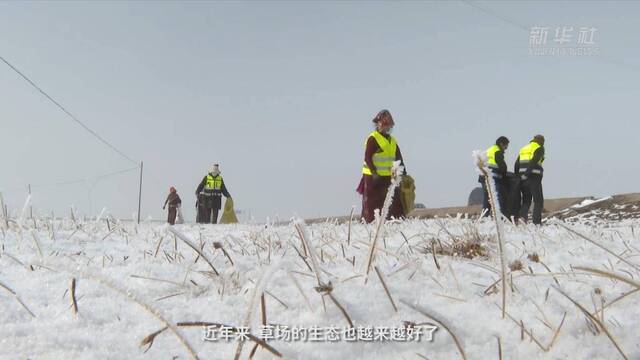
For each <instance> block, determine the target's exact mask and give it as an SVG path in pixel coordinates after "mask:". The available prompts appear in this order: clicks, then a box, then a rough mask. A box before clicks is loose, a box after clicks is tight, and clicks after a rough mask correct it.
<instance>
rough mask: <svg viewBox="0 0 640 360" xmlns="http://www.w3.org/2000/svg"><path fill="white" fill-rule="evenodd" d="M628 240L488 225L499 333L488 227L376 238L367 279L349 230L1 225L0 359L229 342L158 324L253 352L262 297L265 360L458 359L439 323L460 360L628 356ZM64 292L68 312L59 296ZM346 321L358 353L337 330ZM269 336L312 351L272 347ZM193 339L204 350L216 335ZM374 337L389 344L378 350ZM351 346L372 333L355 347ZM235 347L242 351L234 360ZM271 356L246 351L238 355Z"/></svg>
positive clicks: (218, 352) (636, 351) (230, 349)
mask: <svg viewBox="0 0 640 360" xmlns="http://www.w3.org/2000/svg"><path fill="white" fill-rule="evenodd" d="M639 225H640V221H638V220H624V221H620V222H602V223H599V224H597V225H594V224H593V223H590V224H580V223H572V224H571V225H567V224H564V223H551V224H547V225H544V226H542V227H535V226H527V227H524V226H521V227H515V226H513V225H510V224H505V225H504V230H505V238H506V239H505V240H506V258H507V261H508V262H509V264H510V265H511V266H510V268H511V269H510V268H509V267H507V271H508V274H507V276H506V280H507V281H506V283H507V286H506V290H507V291H506V305H507V306H506V316H505V318H502V311H501V308H500V306H501V303H502V289H501V283H500V279H501V272H500V269H501V266H500V256H499V253H498V245H497V241H496V238H495V227H494V224H493V223H492V222H491V221H490V220H488V219H483V220H481V221H480V222H476V221H474V220H469V219H464V218H449V219H442V220H408V221H404V222H391V223H388V224H386V225H385V226H384V227H383V228H382V230H381V232H380V236H379V238H378V242H377V248H376V250H375V252H374V254H373V255H374V261H373V264H372V266H371V268H370V270H369V271H368V276H366V273H367V265H368V259H369V258H370V248H371V246H370V244H371V241H372V239H373V238H375V233H376V228H375V226H374V225H364V224H360V223H355V222H354V223H353V224H352V225H351V226H349V224H334V223H324V224H313V225H309V226H304V225H299V226H297V227H296V225H295V224H294V223H292V224H289V225H279V226H275V225H274V226H271V225H241V224H239V225H217V226H212V225H207V226H201V225H188V224H186V225H177V226H174V227H173V228H172V229H173V230H175V232H172V231H171V230H170V229H169V228H168V227H167V226H166V225H159V224H153V223H145V224H141V225H135V224H133V223H130V222H126V223H125V222H122V223H116V224H114V223H113V222H112V223H110V224H109V225H107V223H106V221H104V220H101V221H99V222H95V221H93V222H92V221H88V222H82V223H75V222H73V221H72V220H70V219H67V220H56V221H54V226H53V231H52V226H51V220H50V219H39V220H38V221H36V223H35V224H34V223H33V222H32V221H31V220H28V221H23V222H22V225H21V226H19V225H18V224H17V223H15V222H11V223H9V228H8V229H7V228H6V225H5V224H2V225H1V226H2V234H0V244H1V251H0V284H1V285H0V358H3V359H27V358H28V359H132V358H140V359H172V358H174V357H178V358H180V359H188V358H191V357H193V354H190V351H193V353H194V354H197V356H198V357H199V358H200V359H230V358H233V357H234V354H235V353H236V350H237V348H238V343H239V342H238V341H235V340H234V339H232V341H224V340H220V341H204V340H203V338H204V337H205V334H206V331H205V328H204V327H202V326H192V327H187V326H176V324H178V323H185V322H209V323H220V324H225V325H228V326H234V327H243V326H250V327H251V332H252V333H253V334H254V335H256V336H259V337H260V336H261V328H260V324H261V322H262V321H263V320H262V317H263V314H262V310H261V308H262V306H261V296H260V295H261V294H263V293H264V294H265V296H264V300H265V306H264V307H265V309H266V311H265V313H266V314H265V315H266V322H267V324H272V325H274V326H275V325H277V326H280V327H281V328H280V329H281V332H280V333H279V334H277V335H278V336H277V337H276V339H272V340H270V341H268V344H269V345H270V346H272V347H273V349H275V351H277V352H278V353H280V354H281V355H282V357H283V358H289V359H332V360H333V359H424V358H428V359H456V358H462V355H461V353H460V350H458V348H457V347H456V345H455V342H454V340H453V338H452V336H451V335H450V334H449V332H448V331H447V330H445V328H444V327H443V325H442V324H440V323H438V322H437V321H440V322H441V323H443V324H444V325H446V327H448V329H449V330H450V331H451V332H452V333H453V334H454V335H455V337H456V338H457V340H458V341H459V343H460V347H461V349H462V351H464V356H466V358H468V359H488V358H494V359H495V358H498V356H499V355H498V354H499V350H498V339H499V340H500V343H501V347H502V357H503V358H504V359H537V358H540V359H616V358H622V355H621V353H622V352H623V353H624V354H625V355H626V356H627V357H628V358H629V359H638V358H640V341H638V335H637V328H638V323H639V322H638V321H639V320H640V312H639V311H638V309H639V308H640V307H639V305H640V295H639V294H638V293H636V292H634V293H631V294H630V295H628V296H625V297H623V298H619V297H620V296H621V295H624V294H626V293H629V292H630V291H633V290H635V289H637V286H639V285H638V284H637V282H635V280H632V279H633V278H637V277H638V276H639V275H640V272H639V271H638V267H639V266H638V265H637V264H640V259H639V256H640V250H638V249H639V248H640V244H638V243H639V242H640V239H639V236H640V234H639V232H640V228H639ZM107 226H110V227H111V228H112V230H113V231H111V232H110V231H109V229H108V227H107ZM563 226H570V228H569V229H571V230H569V229H567V228H565V227H563ZM572 231H575V232H577V233H574V232H572ZM578 234H581V235H583V236H584V237H586V239H585V238H583V237H581V236H580V235H578ZM301 237H304V238H305V240H306V242H307V243H308V246H307V245H305V244H304V243H303V241H302V239H301ZM184 239H186V240H188V241H189V242H190V243H191V244H192V245H194V247H196V248H198V249H202V253H203V255H204V256H205V257H206V259H204V258H203V256H200V255H199V254H198V253H196V251H195V250H194V249H192V248H191V247H190V246H189V245H188V244H187V242H185V241H184ZM587 239H588V240H587ZM223 249H224V251H223ZM432 249H435V252H436V256H435V259H434V256H433V254H432V253H431V251H432ZM224 252H226V253H227V255H225V253H224ZM470 253H471V254H470ZM465 256H468V257H465ZM471 256H474V257H473V258H469V257H471ZM207 260H209V261H210V262H211V264H208V262H207ZM518 261H519V263H518ZM231 262H233V264H232V263H231ZM575 267H588V268H594V269H598V270H602V271H606V272H610V273H615V274H616V276H619V277H622V278H623V280H624V281H623V280H614V279H611V278H609V277H606V276H602V275H601V274H599V275H598V274H594V273H592V272H589V270H584V269H583V270H578V269H575ZM376 268H377V269H376ZM213 269H215V271H217V272H219V275H215V273H214V270H213ZM378 270H379V273H380V274H381V276H382V279H384V281H385V282H386V285H387V287H388V291H389V294H390V296H391V299H393V302H394V305H392V303H391V300H390V298H389V297H388V296H387V294H386V292H385V289H384V287H383V283H382V282H381V277H380V276H379V275H378ZM74 278H75V279H76V281H77V282H76V288H75V297H76V298H77V310H78V311H77V314H76V313H74V312H73V309H72V304H71V296H70V295H71V292H70V284H71V281H72V279H74ZM365 279H367V281H366V282H365ZM319 282H320V283H321V284H322V285H323V287H319ZM329 283H330V284H331V285H330V286H329V285H328V284H329ZM298 286H299V287H298ZM329 289H332V291H330V292H327V290H329ZM318 290H320V291H318ZM561 292H563V293H565V294H566V295H567V296H568V297H567V296H565V295H562V293H561ZM323 294H324V295H323ZM332 298H333V299H335V302H334V301H333V300H332ZM569 298H571V299H572V300H573V301H575V302H577V303H578V304H579V305H580V306H582V307H583V309H584V310H581V309H580V308H579V307H578V306H577V305H575V304H574V303H572V301H571V300H570V299H569ZM21 303H22V304H21ZM336 303H337V304H339V305H340V306H341V307H342V308H343V309H344V313H343V312H342V311H341V310H340V309H339V308H338V307H337V305H336ZM603 304H604V305H605V309H604V312H602V311H599V310H600V309H601V308H602V306H603ZM394 306H395V307H397V311H395V310H394ZM596 309H598V311H596ZM584 311H586V312H587V313H589V314H588V315H587V314H586V313H584ZM30 312H31V313H32V314H30ZM347 317H348V319H347ZM430 317H432V318H435V319H437V321H436V320H434V319H430ZM563 319H564V322H563ZM165 321H166V322H168V324H169V325H170V329H168V330H166V331H163V332H161V333H159V334H158V335H157V336H155V337H154V338H153V342H152V344H151V347H150V348H149V349H148V351H146V352H145V350H146V349H147V348H148V346H149V345H148V344H146V345H144V346H140V344H141V342H142V341H143V339H145V338H146V337H147V336H149V335H151V334H153V333H154V332H156V331H158V330H161V329H162V328H164V327H165V326H166V324H165V323H164V322H165ZM349 321H351V322H352V323H353V325H354V326H355V328H356V335H355V336H356V337H358V338H360V339H361V340H360V341H347V340H346V337H347V336H351V335H353V334H352V333H347V334H343V333H342V331H343V329H345V328H347V327H348V326H349ZM425 323H426V324H434V325H436V326H438V330H437V331H435V333H433V341H428V339H427V338H426V337H423V338H422V340H421V341H415V340H411V341H406V339H404V337H405V335H406V334H404V333H402V331H406V330H407V326H408V328H409V329H410V330H409V331H411V329H413V331H416V329H417V328H416V326H419V325H420V324H425ZM407 324H409V325H407ZM520 324H522V325H523V326H524V329H525V330H524V331H523V330H521V325H520ZM179 325H185V324H179ZM282 326H287V327H288V328H289V330H291V331H292V332H293V331H294V330H293V329H294V328H296V329H298V330H297V331H300V332H302V333H305V331H306V334H307V336H315V337H316V339H307V340H306V341H302V340H298V341H293V340H291V339H289V341H285V340H283V339H282V336H285V335H287V332H286V331H283V330H282V329H285V328H282ZM211 329H212V331H211V332H210V333H209V336H213V335H215V336H221V334H222V333H221V332H220V331H213V328H211ZM357 329H360V330H357ZM558 329H559V330H558ZM217 330H219V328H218V329H217ZM240 330H242V329H240ZM392 330H393V331H394V335H393V337H394V339H393V340H391V339H388V340H386V339H385V338H386V337H389V338H390V337H391V335H390V334H391V331H392ZM226 331H227V332H228V329H227V330H226ZM368 331H373V332H375V333H376V334H379V335H380V336H378V337H374V338H373V339H372V340H371V337H372V335H371V333H368ZM318 332H320V334H321V335H318ZM288 334H289V336H292V335H291V334H292V333H288ZM329 334H332V335H333V337H331V339H332V340H334V341H328V339H327V338H329V337H330V336H329ZM531 334H533V338H534V339H533V340H532V337H531ZM236 335H237V334H236ZM236 335H232V337H233V336H236ZM262 335H263V336H264V335H265V334H262ZM385 335H386V337H385ZM237 336H240V335H237ZM554 336H555V339H554ZM336 337H339V338H340V339H341V340H339V341H335V338H336ZM322 338H324V341H322ZM403 339H404V340H405V341H402V340H403ZM314 340H316V341H314ZM367 340H370V341H367ZM614 342H615V344H614ZM616 346H618V347H619V348H620V350H618V349H617V348H616ZM253 348H254V343H253V342H252V341H250V340H249V341H247V342H246V343H245V344H244V346H243V348H242V354H241V357H240V358H243V359H245V358H248V357H249V356H250V352H251V351H252V350H253ZM189 349H192V350H189ZM275 357H276V356H275V355H274V354H272V353H271V352H269V351H267V350H265V349H263V348H261V347H259V348H258V349H257V351H256V352H255V354H254V358H257V359H269V358H275Z"/></svg>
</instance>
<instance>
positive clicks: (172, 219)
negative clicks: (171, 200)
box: [167, 206, 178, 225]
mask: <svg viewBox="0 0 640 360" xmlns="http://www.w3.org/2000/svg"><path fill="white" fill-rule="evenodd" d="M177 214H178V209H177V208H175V207H171V206H169V212H168V213H167V222H168V223H169V224H171V225H174V224H175V223H176V215H177Z"/></svg>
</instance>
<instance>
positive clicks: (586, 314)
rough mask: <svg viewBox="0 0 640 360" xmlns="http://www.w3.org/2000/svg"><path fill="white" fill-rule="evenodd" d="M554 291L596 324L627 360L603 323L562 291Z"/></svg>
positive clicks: (558, 289)
mask: <svg viewBox="0 0 640 360" xmlns="http://www.w3.org/2000/svg"><path fill="white" fill-rule="evenodd" d="M553 288H554V289H556V290H557V291H558V292H559V293H560V294H562V296H564V297H566V298H567V299H568V300H569V301H571V302H572V303H573V304H574V305H575V306H576V307H577V308H578V309H580V311H582V313H583V314H584V315H585V316H586V317H587V318H589V320H591V321H593V322H594V323H596V324H597V325H598V326H599V327H600V330H602V331H604V333H605V334H606V335H607V337H608V338H609V340H611V342H612V343H613V346H615V347H616V349H617V350H618V352H619V353H620V355H621V356H622V357H623V358H624V359H628V357H627V355H625V353H624V351H622V348H621V347H620V345H618V342H617V341H616V339H615V338H614V337H613V335H611V333H610V332H609V330H608V329H607V328H606V326H604V323H602V321H600V319H598V318H597V317H595V316H593V315H591V313H589V311H587V309H585V308H584V306H582V305H580V303H578V302H577V301H575V300H573V299H572V298H571V297H570V296H569V295H567V294H566V293H565V292H564V291H562V290H560V288H558V287H556V286H554V287H553Z"/></svg>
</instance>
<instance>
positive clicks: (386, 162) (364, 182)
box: [356, 110, 406, 223]
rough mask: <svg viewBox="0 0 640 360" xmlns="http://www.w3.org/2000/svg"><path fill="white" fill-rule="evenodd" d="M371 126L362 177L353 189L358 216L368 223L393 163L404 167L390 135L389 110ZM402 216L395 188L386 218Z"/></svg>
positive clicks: (384, 192)
mask: <svg viewBox="0 0 640 360" xmlns="http://www.w3.org/2000/svg"><path fill="white" fill-rule="evenodd" d="M373 123H374V126H375V130H374V131H373V132H371V133H370V134H369V136H367V139H366V141H365V152H364V164H363V166H362V178H361V180H360V184H359V185H358V189H357V190H356V191H357V192H358V193H360V194H361V195H362V217H363V218H364V219H365V221H366V222H369V223H370V222H372V221H373V220H374V219H375V209H379V211H382V207H383V204H384V199H385V197H386V196H387V190H388V188H389V185H390V184H391V174H392V173H391V167H392V166H393V162H394V161H396V160H400V162H401V165H404V162H403V159H402V153H401V152H400V147H399V146H398V142H397V140H396V138H395V137H393V136H392V135H391V132H392V130H393V126H394V125H395V122H394V121H393V117H392V116H391V113H390V112H389V110H381V111H380V112H378V114H377V115H376V117H375V118H374V119H373ZM404 174H405V175H406V169H405V171H404ZM403 216H404V212H403V209H402V202H401V201H400V192H399V189H398V188H396V190H395V193H394V196H393V201H392V203H391V206H390V208H389V212H388V214H387V218H392V217H393V218H396V219H399V218H402V217H403Z"/></svg>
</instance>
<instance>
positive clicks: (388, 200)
mask: <svg viewBox="0 0 640 360" xmlns="http://www.w3.org/2000/svg"><path fill="white" fill-rule="evenodd" d="M403 171H404V166H402V165H400V161H395V162H394V163H393V167H392V168H391V172H392V176H391V184H389V188H388V189H387V196H386V197H385V198H384V204H383V205H382V211H381V212H380V216H379V217H378V221H377V225H376V233H375V235H374V237H373V242H372V243H371V248H370V249H369V256H368V260H367V269H366V271H365V277H364V281H365V283H366V282H367V280H368V279H369V272H370V271H371V264H373V260H374V258H375V250H376V244H377V243H378V238H379V237H380V230H381V229H382V225H384V223H385V222H386V221H387V214H389V208H390V207H391V204H392V203H393V195H394V194H395V191H396V188H397V187H398V186H400V181H401V180H402V172H403Z"/></svg>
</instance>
